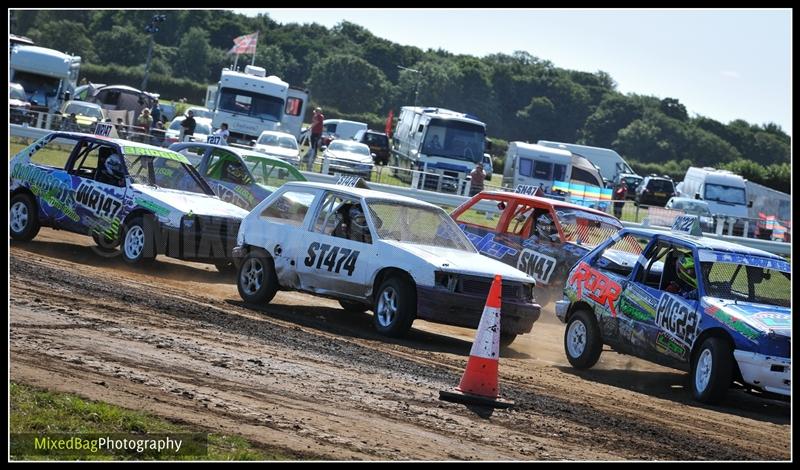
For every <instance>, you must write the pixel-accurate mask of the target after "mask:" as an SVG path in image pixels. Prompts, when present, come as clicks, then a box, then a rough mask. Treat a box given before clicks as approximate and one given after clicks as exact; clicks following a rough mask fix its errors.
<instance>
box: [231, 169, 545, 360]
mask: <svg viewBox="0 0 800 470" xmlns="http://www.w3.org/2000/svg"><path fill="white" fill-rule="evenodd" d="M236 245H237V246H236V247H235V248H234V250H233V256H234V257H235V258H237V262H238V264H239V272H238V276H237V285H238V288H239V294H240V295H241V297H242V299H244V300H245V301H246V302H251V303H264V302H269V301H270V300H272V298H273V297H274V296H275V293H276V292H277V291H278V290H299V291H303V292H308V293H312V294H315V295H320V296H324V297H331V298H335V299H337V300H339V303H340V304H341V305H342V307H343V308H344V309H345V310H348V311H352V312H364V311H366V310H368V309H372V310H373V312H375V315H374V324H375V328H376V329H377V330H378V332H379V333H381V334H384V335H387V336H401V335H403V334H405V333H406V332H407V331H408V330H409V329H410V328H411V324H412V322H413V321H414V319H415V318H421V319H424V320H428V321H432V322H436V323H444V324H448V325H456V326H464V327H470V328H477V326H478V323H479V321H480V317H481V315H482V312H483V307H484V304H485V302H486V296H487V294H488V292H489V287H490V286H491V283H492V279H493V278H494V275H495V274H500V275H501V276H502V281H503V289H502V291H503V294H502V310H501V311H502V321H501V343H502V344H510V343H511V341H513V340H514V338H515V337H516V336H517V335H519V334H523V333H528V332H530V331H531V329H532V327H533V323H534V322H535V321H536V320H537V319H538V318H539V312H540V307H539V305H538V304H537V303H536V301H535V300H534V292H533V290H534V285H535V281H534V279H533V278H532V277H530V276H528V275H527V274H525V273H523V272H522V271H519V270H517V269H515V268H513V267H511V266H509V265H507V264H505V263H502V262H500V261H496V260H493V259H491V258H488V257H485V256H483V255H480V254H479V253H478V252H477V251H476V250H475V248H474V247H473V245H472V244H471V243H470V241H469V240H468V239H467V237H466V236H465V235H464V233H463V232H462V231H461V230H460V229H459V228H458V226H457V225H456V224H455V222H454V221H453V219H451V218H450V216H449V215H447V213H446V212H445V211H444V210H442V209H441V208H439V207H437V206H434V205H432V204H428V203H425V202H420V201H417V200H414V199H411V198H407V197H402V196H397V195H393V194H388V193H383V192H378V191H372V190H369V189H361V188H354V187H347V186H341V185H331V184H324V183H307V182H302V183H300V182H298V183H287V184H285V185H283V186H282V187H281V188H280V189H278V190H277V191H276V192H275V193H273V194H272V195H270V196H269V197H268V198H266V199H264V200H263V201H262V202H261V203H260V204H259V205H258V206H256V207H255V208H254V209H253V210H252V212H250V214H249V215H248V216H247V217H246V218H245V219H244V220H243V221H242V225H241V227H240V229H239V234H238V237H237V243H236Z"/></svg>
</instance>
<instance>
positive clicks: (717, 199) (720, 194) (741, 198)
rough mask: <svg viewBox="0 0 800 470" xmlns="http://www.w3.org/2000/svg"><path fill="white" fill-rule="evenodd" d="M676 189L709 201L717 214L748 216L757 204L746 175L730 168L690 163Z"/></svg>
mask: <svg viewBox="0 0 800 470" xmlns="http://www.w3.org/2000/svg"><path fill="white" fill-rule="evenodd" d="M675 189H676V191H678V195H679V196H682V197H688V198H693V199H702V200H704V201H706V202H708V208H709V209H710V210H711V213H712V214H714V215H723V216H726V217H733V218H737V219H745V218H747V217H748V214H747V209H748V208H749V207H752V205H753V203H752V201H749V199H748V198H747V185H746V183H745V179H744V178H742V177H741V176H739V175H737V174H734V173H732V172H730V171H728V170H717V169H715V168H711V167H705V168H698V167H693V166H692V167H689V169H688V170H686V176H684V177H683V181H682V182H680V183H679V184H678V186H677V187H676V188H675ZM742 223H743V221H742ZM737 225H738V224H737ZM734 231H737V229H736V228H734Z"/></svg>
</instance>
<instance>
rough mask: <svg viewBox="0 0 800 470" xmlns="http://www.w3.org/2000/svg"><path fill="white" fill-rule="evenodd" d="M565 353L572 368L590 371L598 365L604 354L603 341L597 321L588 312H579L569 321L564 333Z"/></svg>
mask: <svg viewBox="0 0 800 470" xmlns="http://www.w3.org/2000/svg"><path fill="white" fill-rule="evenodd" d="M564 351H565V352H566V353H567V359H568V360H569V363H570V364H572V367H575V368H576V369H588V368H590V367H592V366H593V365H595V364H597V360H598V359H600V353H601V352H603V341H602V339H601V338H600V329H599V328H598V327H597V320H595V318H594V315H593V314H592V313H591V312H589V311H587V310H578V311H577V312H575V314H574V315H572V317H571V318H570V319H569V322H568V323H567V329H566V331H565V332H564Z"/></svg>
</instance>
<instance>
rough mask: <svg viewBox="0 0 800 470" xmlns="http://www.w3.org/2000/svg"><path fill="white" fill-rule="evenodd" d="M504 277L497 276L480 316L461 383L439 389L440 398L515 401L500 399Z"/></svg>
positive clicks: (497, 403) (489, 402)
mask: <svg viewBox="0 0 800 470" xmlns="http://www.w3.org/2000/svg"><path fill="white" fill-rule="evenodd" d="M502 283H503V281H502V278H501V277H500V275H499V274H496V275H495V276H494V281H493V282H492V288H491V289H489V297H488V298H487V299H486V306H485V307H484V309H483V315H481V321H480V324H479V325H478V331H477V332H476V333H475V342H474V343H472V350H470V352H469V361H467V368H466V369H465V370H464V375H463V376H462V377H461V383H459V384H458V387H456V388H455V389H453V390H441V391H439V399H440V400H445V401H451V402H455V403H465V404H474V405H484V406H491V407H493V408H508V407H510V406H513V405H514V402H513V401H509V400H504V399H502V398H500V387H499V385H498V383H497V367H498V364H499V360H500V303H501V302H500V294H501V292H502Z"/></svg>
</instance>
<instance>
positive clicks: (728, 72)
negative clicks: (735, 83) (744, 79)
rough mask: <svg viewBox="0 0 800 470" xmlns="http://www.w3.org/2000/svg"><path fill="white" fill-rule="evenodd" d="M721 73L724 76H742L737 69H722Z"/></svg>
mask: <svg viewBox="0 0 800 470" xmlns="http://www.w3.org/2000/svg"><path fill="white" fill-rule="evenodd" d="M719 73H720V75H722V76H723V77H728V78H741V75H739V72H737V71H735V70H720V71H719Z"/></svg>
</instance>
